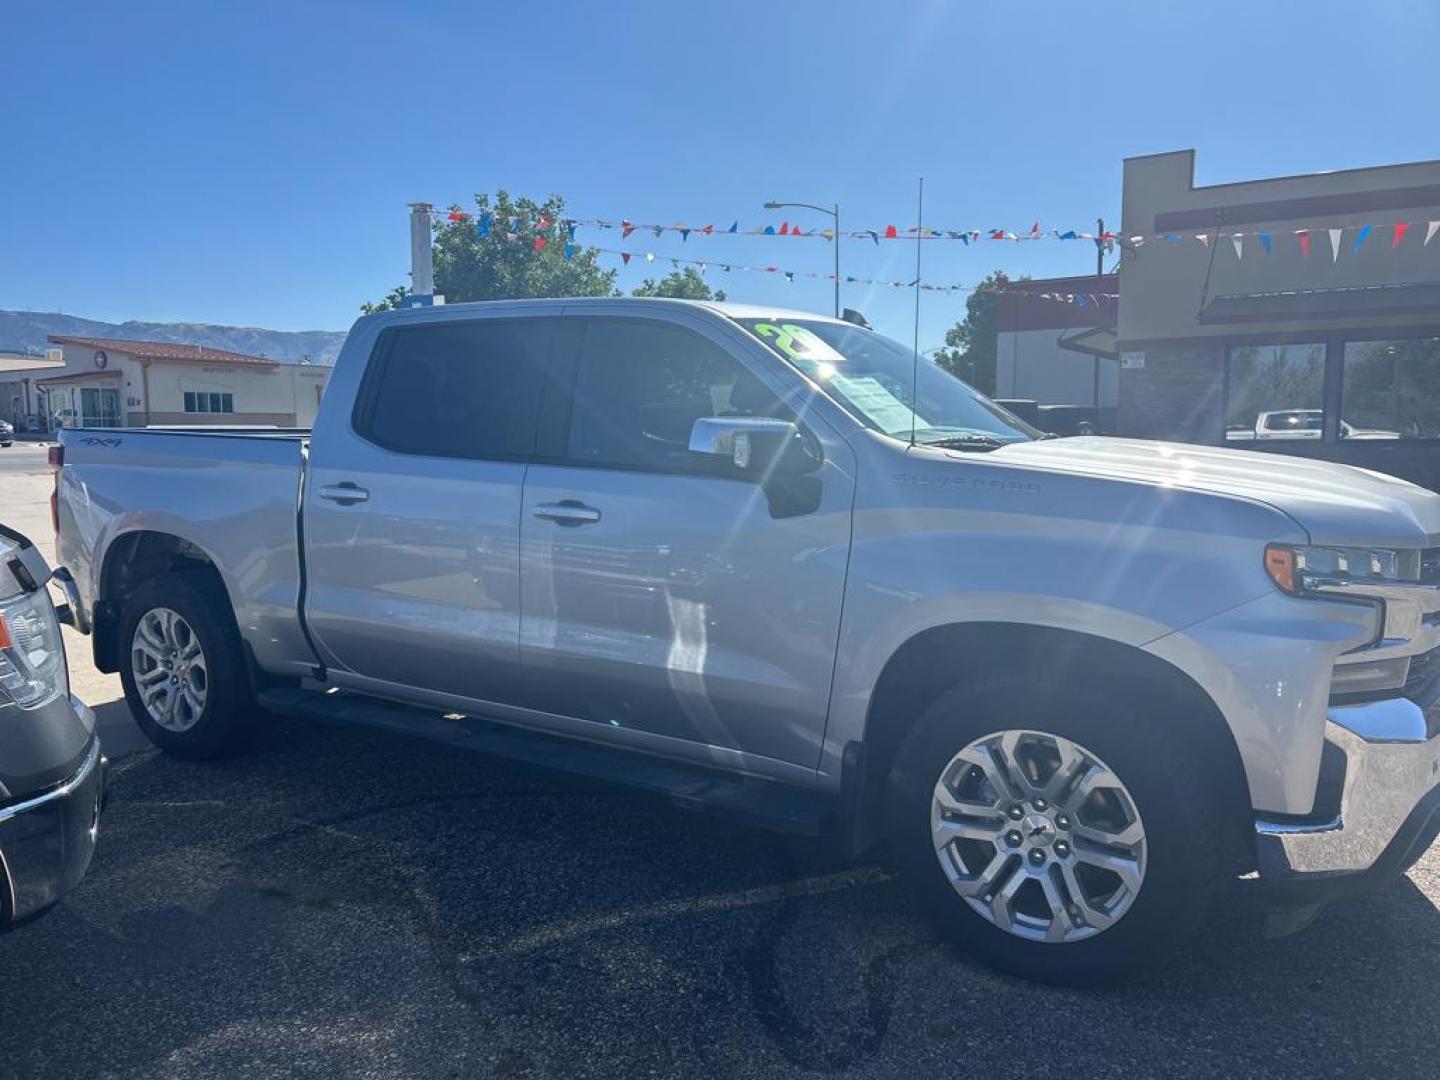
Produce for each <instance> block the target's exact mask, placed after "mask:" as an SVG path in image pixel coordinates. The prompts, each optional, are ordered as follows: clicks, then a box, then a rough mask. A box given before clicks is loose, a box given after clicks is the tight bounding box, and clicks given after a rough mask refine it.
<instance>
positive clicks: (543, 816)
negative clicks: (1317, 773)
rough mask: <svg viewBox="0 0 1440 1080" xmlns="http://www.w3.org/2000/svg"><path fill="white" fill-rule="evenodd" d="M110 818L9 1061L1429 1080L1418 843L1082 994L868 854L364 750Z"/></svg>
mask: <svg viewBox="0 0 1440 1080" xmlns="http://www.w3.org/2000/svg"><path fill="white" fill-rule="evenodd" d="M111 704H112V705H119V706H120V707H121V708H123V705H121V703H111ZM105 709H106V719H105V723H106V725H107V731H108V730H111V729H112V728H113V730H114V732H115V737H116V738H117V740H119V739H121V738H125V737H128V736H127V733H126V731H125V726H124V724H122V723H121V722H120V720H119V718H118V716H116V715H112V710H111V706H109V705H107V706H105ZM131 730H132V731H133V725H132V728H131ZM135 734H136V735H137V736H138V732H137V733H135ZM105 828H106V832H105V835H104V837H103V840H102V846H101V851H100V855H99V857H98V858H97V861H96V863H95V865H94V867H93V869H92V872H91V875H90V877H89V879H88V880H87V881H86V883H85V884H84V886H82V888H81V890H80V891H79V892H78V893H77V894H76V895H75V896H74V897H73V898H72V899H71V900H69V901H67V902H66V903H65V904H63V905H62V906H61V907H60V908H59V909H58V910H57V911H55V912H54V913H52V914H51V915H49V916H48V917H46V918H45V919H43V920H41V921H40V922H38V923H36V924H34V925H33V926H31V927H29V928H27V929H26V931H25V932H24V933H23V934H12V935H10V936H8V937H7V938H0V967H3V969H4V970H5V971H6V973H7V974H6V978H5V979H4V980H0V1017H3V1020H0V1024H3V1027H0V1043H3V1044H4V1045H3V1051H0V1076H17V1077H19V1076H24V1077H27V1078H34V1077H44V1076H74V1075H87V1076H88V1075H97V1074H100V1073H101V1072H102V1068H101V1066H102V1064H103V1067H104V1070H108V1072H107V1073H106V1074H107V1075H115V1076H165V1077H198V1076H213V1075H232V1074H240V1073H243V1074H244V1075H245V1076H246V1077H265V1076H295V1075H302V1076H309V1075H314V1076H326V1077H333V1076H351V1075H355V1076H360V1075H365V1076H370V1075H375V1076H387V1077H388V1076H417V1077H429V1076H472V1075H475V1076H532V1075H533V1076H542V1075H566V1076H597V1077H600V1076H604V1077H612V1076H637V1075H658V1076H705V1077H722V1076H723V1077H731V1076H734V1077H746V1076H756V1077H760V1076H776V1075H795V1074H797V1073H830V1074H842V1075H854V1076H896V1077H902V1076H903V1077H913V1076H917V1075H925V1076H929V1075H954V1074H957V1073H958V1074H964V1075H982V1076H998V1077H1005V1076H1017V1075H1023V1076H1049V1075H1060V1074H1062V1073H1063V1074H1064V1075H1066V1076H1068V1077H1074V1076H1124V1077H1146V1076H1159V1075H1163V1076H1165V1077H1167V1078H1174V1077H1187V1076H1196V1077H1202V1076H1203V1077H1213V1076H1217V1075H1232V1074H1244V1075H1246V1076H1276V1077H1282V1076H1283V1077H1301V1076H1303V1077H1316V1076H1353V1075H1357V1074H1364V1075H1367V1076H1415V1077H1418V1076H1428V1075H1433V1061H1434V1054H1435V1033H1436V1031H1437V1030H1440V1001H1437V1000H1436V996H1435V994H1434V993H1433V986H1434V983H1435V976H1436V972H1437V959H1440V918H1437V913H1436V910H1435V906H1434V903H1433V902H1432V899H1431V897H1433V896H1435V895H1437V891H1440V890H1437V876H1436V869H1437V860H1436V858H1435V856H1434V855H1433V854H1431V855H1427V857H1426V858H1425V859H1424V860H1422V862H1421V864H1420V865H1419V866H1418V867H1417V868H1416V871H1415V873H1414V877H1413V880H1406V881H1404V882H1400V883H1397V884H1396V885H1394V886H1392V887H1390V888H1389V889H1387V890H1385V891H1383V892H1381V893H1379V894H1376V895H1374V896H1371V897H1368V898H1360V899H1356V900H1352V901H1348V902H1346V903H1344V904H1341V905H1338V906H1336V907H1335V908H1334V909H1333V910H1331V911H1330V912H1328V913H1326V915H1324V916H1323V917H1322V918H1321V920H1320V922H1319V923H1318V924H1317V925H1316V926H1315V927H1313V928H1312V929H1311V930H1309V931H1306V932H1305V933H1303V934H1301V935H1298V936H1296V937H1293V938H1290V939H1287V940H1282V941H1267V940H1264V939H1262V938H1261V937H1260V936H1259V932H1258V927H1259V922H1260V918H1259V916H1260V910H1259V907H1258V904H1257V903H1256V902H1255V899H1254V897H1253V895H1252V894H1250V893H1248V892H1246V891H1245V890H1238V891H1237V895H1236V896H1235V898H1234V899H1233V901H1232V902H1230V903H1229V904H1227V906H1226V909H1225V911H1224V912H1223V913H1222V915H1221V917H1220V918H1218V919H1217V920H1216V922H1215V924H1214V925H1213V926H1211V927H1209V928H1208V929H1207V931H1206V933H1205V934H1204V935H1202V937H1201V940H1200V942H1199V944H1198V945H1196V946H1195V947H1193V948H1192V949H1190V950H1189V952H1188V953H1187V954H1186V955H1185V956H1184V957H1182V958H1181V959H1180V960H1179V961H1178V962H1177V963H1175V964H1174V965H1172V966H1171V967H1170V968H1168V969H1167V970H1166V971H1164V972H1163V973H1162V974H1161V975H1159V976H1158V977H1157V978H1155V979H1152V980H1151V981H1149V982H1147V983H1144V984H1141V985H1137V986H1133V987H1129V988H1125V989H1120V990H1113V991H1108V992H1080V991H1066V990H1056V989H1051V988H1046V987H1040V986H1034V985H1030V984H1026V983H1022V982H1018V981H1015V980H1011V979H1008V978H1004V977H1001V976H998V975H995V974H994V973H992V972H990V971H988V970H985V969H983V968H980V967H978V966H977V965H975V964H973V963H971V962H970V961H969V960H967V959H966V958H965V957H964V956H961V955H959V954H957V953H956V952H955V951H954V950H953V949H951V948H949V947H948V946H946V945H944V944H942V943H941V942H940V941H938V940H937V939H936V938H935V936H934V935H933V934H932V933H931V931H930V930H929V929H928V928H927V927H926V926H925V925H924V924H923V923H922V922H920V921H919V920H918V918H917V917H916V915H915V913H914V912H913V911H912V910H911V908H910V906H909V905H908V903H907V902H906V899H905V896H904V893H903V892H902V890H901V889H900V887H899V885H898V884H897V883H896V882H895V881H894V879H893V878H892V877H891V875H890V874H889V872H888V871H887V870H886V869H885V868H884V867H882V866H876V865H868V866H860V867H854V866H847V865H846V864H844V863H842V862H841V861H840V860H838V859H836V858H834V857H832V856H831V855H829V854H828V853H827V852H825V851H824V850H822V849H820V848H818V847H816V846H815V845H814V844H812V843H810V842H807V841H803V840H797V839H790V838H782V837H777V836H773V835H770V834H767V833H762V832H754V831H749V830H746V829H742V828H740V827H737V826H735V825H734V824H732V823H729V822H727V821H724V820H720V819H711V818H704V817H697V816H694V815H692V814H689V813H686V812H684V811H681V810H677V809H674V808H672V807H670V806H669V805H667V804H666V803H665V802H663V801H661V800H658V799H654V798H650V797H646V796H639V795H634V794H631V793H627V792H624V791H617V790H614V789H608V788H597V787H594V786H589V785H584V784H579V783H574V782H571V781H569V780H565V779H560V778H551V777H548V776H537V775H536V774H534V773H533V772H530V771H524V772H522V771H520V770H517V769H515V768H512V767H510V766H508V765H506V764H504V763H499V762H495V761H491V760H488V759H484V758H479V757H475V756H471V755H466V754H463V753H460V752H456V751H453V750H448V749H445V748H440V747H435V746H431V745H428V744H422V743H417V742H414V741H410V740H406V739H402V738H398V737H394V736H387V735H383V734H379V733H374V732H346V731H338V730H335V729H328V728H321V727H315V726H311V725H308V724H305V723H300V722H285V723H278V724H276V726H275V727H274V728H273V729H272V730H271V731H270V733H269V734H268V735H267V737H266V738H264V739H263V740H261V743H260V745H259V746H258V747H257V748H256V750H255V751H254V752H253V753H252V754H250V755H249V756H247V757H244V758H239V759H235V760H231V761H224V762H216V763H205V764H197V763H187V762H179V761H174V760H170V759H167V758H164V757H162V756H160V755H158V754H156V753H155V752H153V751H149V750H145V751H141V752H139V753H134V754H132V755H130V756H128V757H125V758H124V759H123V760H121V761H120V762H119V764H118V765H117V767H116V770H115V787H114V798H113V800H112V803H111V806H110V811H109V815H108V818H107V821H106V826H105ZM1417 883H1418V884H1417ZM1422 886H1423V889H1422Z"/></svg>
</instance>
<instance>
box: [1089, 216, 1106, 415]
mask: <svg viewBox="0 0 1440 1080" xmlns="http://www.w3.org/2000/svg"><path fill="white" fill-rule="evenodd" d="M1104 276H1105V219H1104V218H1096V219H1095V279H1096V280H1095V284H1096V285H1097V286H1099V284H1100V280H1099V279H1100V278H1102V277H1104ZM1090 362H1091V366H1092V368H1093V370H1092V372H1091V377H1092V380H1093V382H1092V384H1091V385H1092V391H1091V393H1092V396H1091V399H1090V404H1091V408H1093V409H1094V410H1095V430H1096V431H1099V430H1100V354H1099V353H1096V354H1094V355H1093V356H1091V358H1090Z"/></svg>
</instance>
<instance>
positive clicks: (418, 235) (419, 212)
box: [410, 202, 435, 297]
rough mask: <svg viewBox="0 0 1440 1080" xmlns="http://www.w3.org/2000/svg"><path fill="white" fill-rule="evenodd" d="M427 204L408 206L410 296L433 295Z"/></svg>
mask: <svg viewBox="0 0 1440 1080" xmlns="http://www.w3.org/2000/svg"><path fill="white" fill-rule="evenodd" d="M434 209H435V208H434V207H433V206H431V205H430V204H429V203H423V202H417V203H411V204H410V294H411V295H412V296H425V297H429V296H434V295H435V263H434V260H433V256H432V253H431V250H430V215H431V212H432V211H433V210H434Z"/></svg>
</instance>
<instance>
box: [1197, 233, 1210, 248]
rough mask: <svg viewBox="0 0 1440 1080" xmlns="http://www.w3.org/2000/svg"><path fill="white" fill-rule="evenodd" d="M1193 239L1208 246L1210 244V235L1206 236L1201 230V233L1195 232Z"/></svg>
mask: <svg viewBox="0 0 1440 1080" xmlns="http://www.w3.org/2000/svg"><path fill="white" fill-rule="evenodd" d="M1195 239H1196V240H1199V241H1200V243H1202V244H1204V245H1205V246H1206V247H1209V246H1210V237H1209V236H1207V235H1206V234H1205V233H1203V232H1202V233H1196V234H1195Z"/></svg>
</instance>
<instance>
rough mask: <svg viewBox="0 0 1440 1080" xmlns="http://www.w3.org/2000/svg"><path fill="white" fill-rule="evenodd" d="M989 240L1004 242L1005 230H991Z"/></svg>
mask: <svg viewBox="0 0 1440 1080" xmlns="http://www.w3.org/2000/svg"><path fill="white" fill-rule="evenodd" d="M990 239H991V240H1004V239H1005V230H1004V229H995V230H993V231H992V232H991V233H990Z"/></svg>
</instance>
